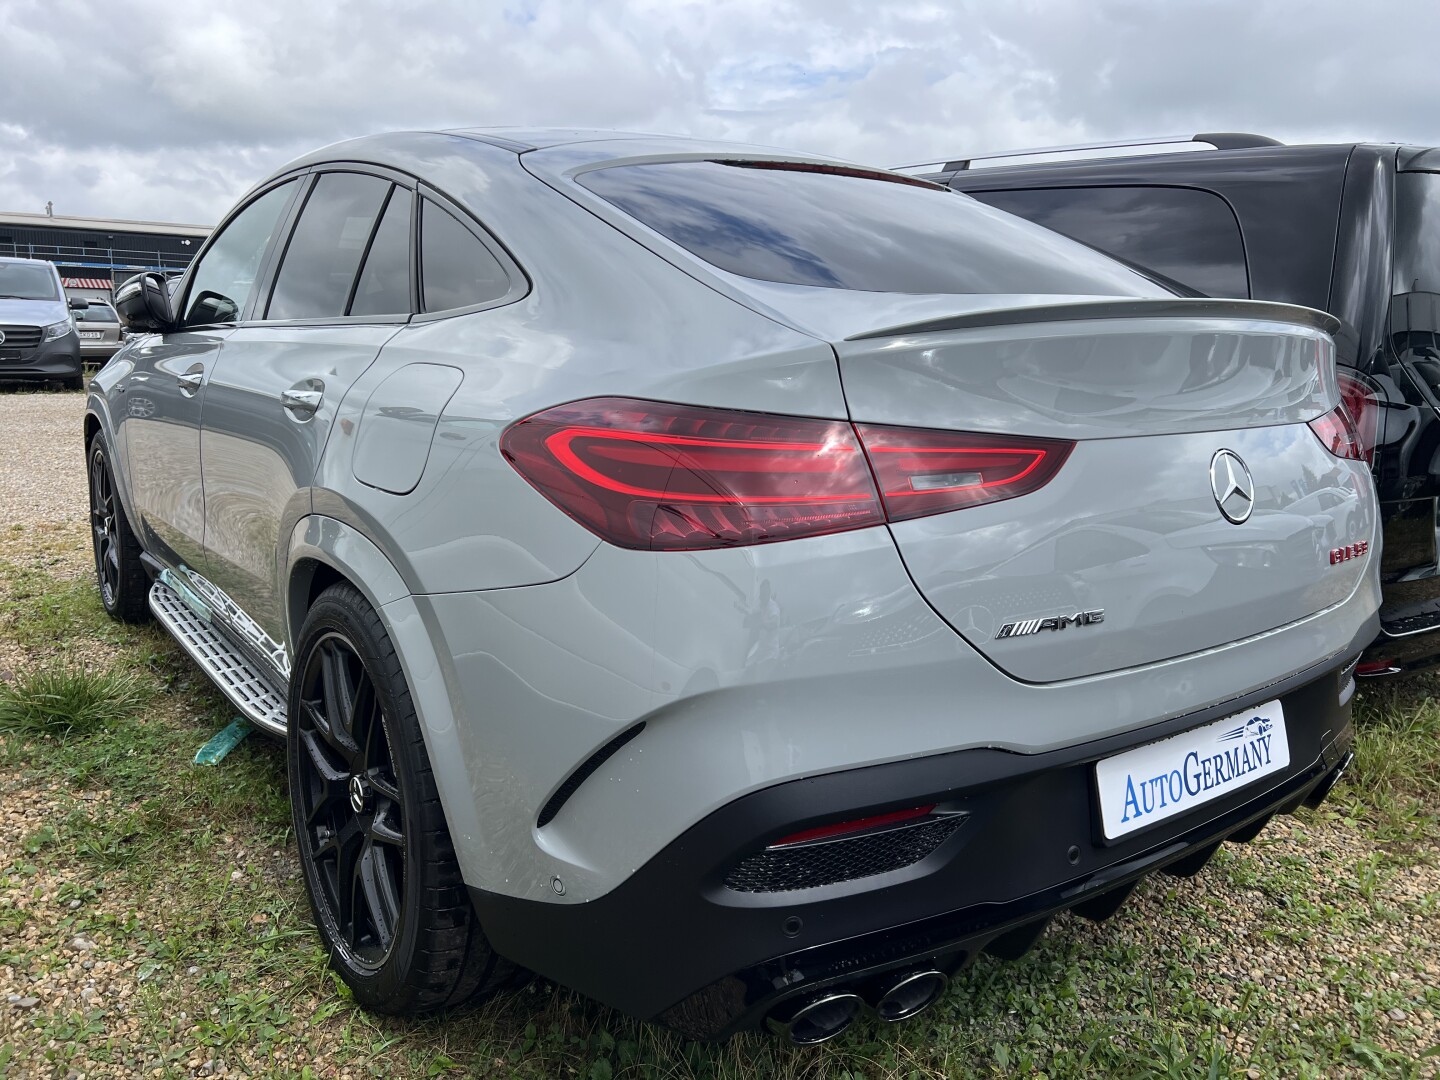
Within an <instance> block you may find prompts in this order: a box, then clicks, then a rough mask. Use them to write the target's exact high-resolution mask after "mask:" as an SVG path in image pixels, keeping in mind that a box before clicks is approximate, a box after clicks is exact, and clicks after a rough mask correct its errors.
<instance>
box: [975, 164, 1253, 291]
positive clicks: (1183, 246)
mask: <svg viewBox="0 0 1440 1080" xmlns="http://www.w3.org/2000/svg"><path fill="white" fill-rule="evenodd" d="M970 194H971V195H972V196H973V197H974V198H976V199H979V200H980V201H981V202H983V203H988V204H989V205H991V206H994V207H996V208H997V209H1000V210H1004V211H1006V212H1007V213H1011V214H1018V215H1020V216H1021V217H1023V218H1026V219H1028V220H1030V221H1033V222H1035V224H1037V225H1044V226H1045V227H1046V228H1047V229H1054V230H1055V231H1056V232H1058V233H1064V234H1065V235H1066V236H1069V237H1071V238H1072V239H1075V240H1079V241H1080V242H1081V243H1082V244H1089V245H1090V246H1092V247H1096V248H1099V249H1100V250H1101V251H1105V252H1109V253H1110V254H1112V255H1116V256H1119V257H1120V258H1122V259H1126V260H1128V261H1129V262H1132V263H1134V264H1136V265H1137V266H1143V267H1145V268H1146V269H1148V270H1153V271H1155V272H1156V273H1157V274H1162V275H1164V276H1165V277H1167V278H1171V279H1172V280H1174V281H1178V282H1180V283H1181V284H1182V285H1188V286H1189V287H1190V288H1192V289H1194V290H1196V291H1197V292H1202V293H1204V294H1205V295H1206V296H1225V297H1239V298H1242V299H1244V298H1246V297H1248V296H1249V295H1250V282H1249V278H1248V276H1247V275H1246V273H1245V245H1244V243H1243V242H1242V240H1241V238H1240V225H1239V223H1238V222H1237V221H1236V220H1235V214H1234V212H1233V211H1232V210H1231V209H1230V207H1229V205H1227V204H1226V202H1225V200H1224V199H1222V198H1220V196H1218V195H1215V194H1213V193H1212V192H1209V191H1197V190H1195V189H1193V188H1167V187H1086V188H1030V189H1025V190H1017V191H972V192H970Z"/></svg>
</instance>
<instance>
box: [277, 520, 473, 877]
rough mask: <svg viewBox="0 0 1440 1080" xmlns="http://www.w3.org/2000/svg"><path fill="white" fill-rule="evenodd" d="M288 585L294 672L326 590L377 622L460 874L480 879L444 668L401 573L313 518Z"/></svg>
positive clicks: (366, 543) (294, 537) (373, 550)
mask: <svg viewBox="0 0 1440 1080" xmlns="http://www.w3.org/2000/svg"><path fill="white" fill-rule="evenodd" d="M285 581H286V598H285V611H286V620H285V621H286V626H285V637H286V641H287V647H288V649H289V651H290V656H291V660H292V665H293V667H294V668H296V669H298V667H299V658H298V657H297V656H296V655H295V650H296V647H297V645H298V637H299V633H300V627H301V626H302V625H303V623H304V621H305V615H306V613H307V612H308V611H309V608H310V605H311V603H313V601H314V599H315V598H316V597H318V596H319V595H320V593H322V592H323V591H324V590H325V589H327V588H329V587H330V586H331V585H334V584H337V583H340V582H346V583H348V584H350V585H353V586H354V587H355V588H356V589H358V590H360V593H361V595H362V596H364V597H365V599H366V600H367V601H368V602H369V604H370V606H371V607H372V608H374V609H375V612H376V614H377V615H379V616H380V621H381V623H382V625H384V627H385V632H386V633H387V634H388V635H389V636H390V640H391V642H392V643H393V644H394V646H395V652H396V655H397V656H399V658H400V667H401V670H402V671H403V672H404V674H405V682H406V685H407V686H408V687H409V690H410V697H411V699H412V701H413V702H414V704H415V712H416V715H417V716H418V717H419V720H420V729H421V732H422V734H423V737H424V740H425V753H426V755H427V757H428V758H429V759H430V770H431V772H432V774H433V775H434V777H435V786H436V789H437V791H438V792H439V795H440V805H441V808H442V809H443V810H444V813H445V821H446V824H447V826H448V828H449V830H450V836H451V839H452V840H453V841H454V844H455V854H456V856H457V858H458V860H459V863H460V870H461V874H462V875H463V876H464V878H465V880H466V881H467V882H473V881H478V880H481V879H480V876H479V863H478V862H477V861H476V860H477V859H479V858H480V855H481V845H480V844H479V843H478V840H479V838H480V836H481V835H482V831H481V828H480V821H479V814H478V811H477V808H476V800H475V798H474V794H473V792H472V791H471V787H470V778H469V773H468V771H467V768H466V762H465V757H464V752H463V747H462V745H461V742H460V739H459V734H458V732H457V730H456V716H455V711H454V708H453V706H452V704H451V696H450V689H449V684H448V681H447V679H446V677H445V672H446V671H447V670H448V668H449V664H448V663H447V662H446V660H447V658H445V657H442V656H440V655H439V653H438V652H437V651H436V648H435V644H434V639H433V638H432V637H431V635H430V632H429V630H428V628H427V626H426V623H425V620H424V618H423V617H422V615H421V613H420V609H419V607H418V606H417V604H416V602H415V599H414V596H413V595H412V594H411V592H410V590H409V588H408V587H407V586H406V584H405V581H404V579H403V578H402V577H401V575H400V572H399V571H398V570H397V569H396V568H395V566H394V564H393V563H391V561H390V560H389V558H388V557H387V556H386V555H385V553H384V552H383V551H382V550H381V549H380V548H379V546H378V545H376V544H375V542H374V541H373V540H371V539H370V538H369V537H367V536H365V535H364V534H363V533H362V532H360V531H359V530H358V529H356V528H355V527H354V526H352V525H349V524H346V523H345V522H343V521H338V520H336V519H335V518H330V517H324V516H322V515H318V514H311V515H309V516H307V517H305V518H302V519H301V520H300V521H298V522H296V524H295V527H294V529H293V530H292V531H291V534H290V545H289V553H288V557H287V560H286V577H285Z"/></svg>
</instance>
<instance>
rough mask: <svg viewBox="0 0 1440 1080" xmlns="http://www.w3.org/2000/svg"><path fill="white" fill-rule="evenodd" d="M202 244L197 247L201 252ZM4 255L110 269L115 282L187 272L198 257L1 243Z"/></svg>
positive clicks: (142, 251) (167, 252)
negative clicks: (142, 274)
mask: <svg viewBox="0 0 1440 1080" xmlns="http://www.w3.org/2000/svg"><path fill="white" fill-rule="evenodd" d="M199 246H200V245H199V244H198V243H197V244H196V245H195V247H196V250H197V251H198V250H199ZM0 256H9V257H12V258H20V259H47V260H49V261H50V262H53V263H56V264H58V265H60V266H74V267H84V268H85V269H88V270H107V271H109V272H110V276H111V279H112V280H117V281H118V280H119V279H118V277H117V275H120V276H124V275H126V274H138V273H140V272H141V271H142V270H158V271H160V272H161V273H164V272H166V271H173V270H184V269H185V268H186V267H187V266H189V265H190V260H191V259H193V258H194V255H193V254H191V253H189V252H187V253H185V254H179V253H176V252H172V251H157V250H154V249H146V248H118V247H116V248H112V247H103V248H102V247H72V246H68V245H65V244H0Z"/></svg>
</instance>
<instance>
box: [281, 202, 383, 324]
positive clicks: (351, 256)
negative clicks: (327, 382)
mask: <svg viewBox="0 0 1440 1080" xmlns="http://www.w3.org/2000/svg"><path fill="white" fill-rule="evenodd" d="M389 191H390V183H389V181H387V180H381V179H380V178H379V177H378V176H365V175H363V174H362V173H325V174H324V175H323V176H321V177H320V178H319V179H318V180H317V181H316V182H315V186H314V187H313V188H311V189H310V195H309V197H308V198H306V200H305V209H303V210H302V211H300V220H299V222H297V223H296V225H295V231H294V232H293V233H291V235H290V243H289V244H288V245H287V246H286V248H285V256H284V258H283V259H282V261H281V263H280V272H279V273H278V274H277V275H276V276H275V289H274V291H273V292H271V294H270V306H269V308H267V309H266V311H265V317H266V318H267V319H327V318H335V317H338V316H341V315H344V314H345V307H346V305H347V304H348V303H349V302H350V288H351V286H353V285H354V284H355V272H356V271H357V270H359V269H360V260H361V259H363V258H364V257H365V248H366V247H367V246H368V245H369V243H370V234H371V233H372V232H374V231H375V222H376V219H377V218H379V216H380V207H381V206H382V205H383V204H384V202H385V196H386V195H387V194H388V193H389Z"/></svg>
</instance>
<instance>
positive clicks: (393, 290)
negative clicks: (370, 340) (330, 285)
mask: <svg viewBox="0 0 1440 1080" xmlns="http://www.w3.org/2000/svg"><path fill="white" fill-rule="evenodd" d="M414 201H415V197H414V196H413V195H411V194H410V192H409V191H407V190H405V189H404V188H402V187H396V188H393V189H391V192H390V201H389V202H388V203H387V204H386V205H385V211H384V213H382V214H381V215H380V224H379V226H378V227H377V228H376V230H375V239H374V240H372V241H371V242H370V252H369V254H367V255H366V256H365V265H364V266H363V267H361V268H360V280H359V281H358V282H357V283H356V285H355V299H354V300H352V301H351V302H350V314H351V315H408V314H409V313H410V209H411V203H413V202H414Z"/></svg>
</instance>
